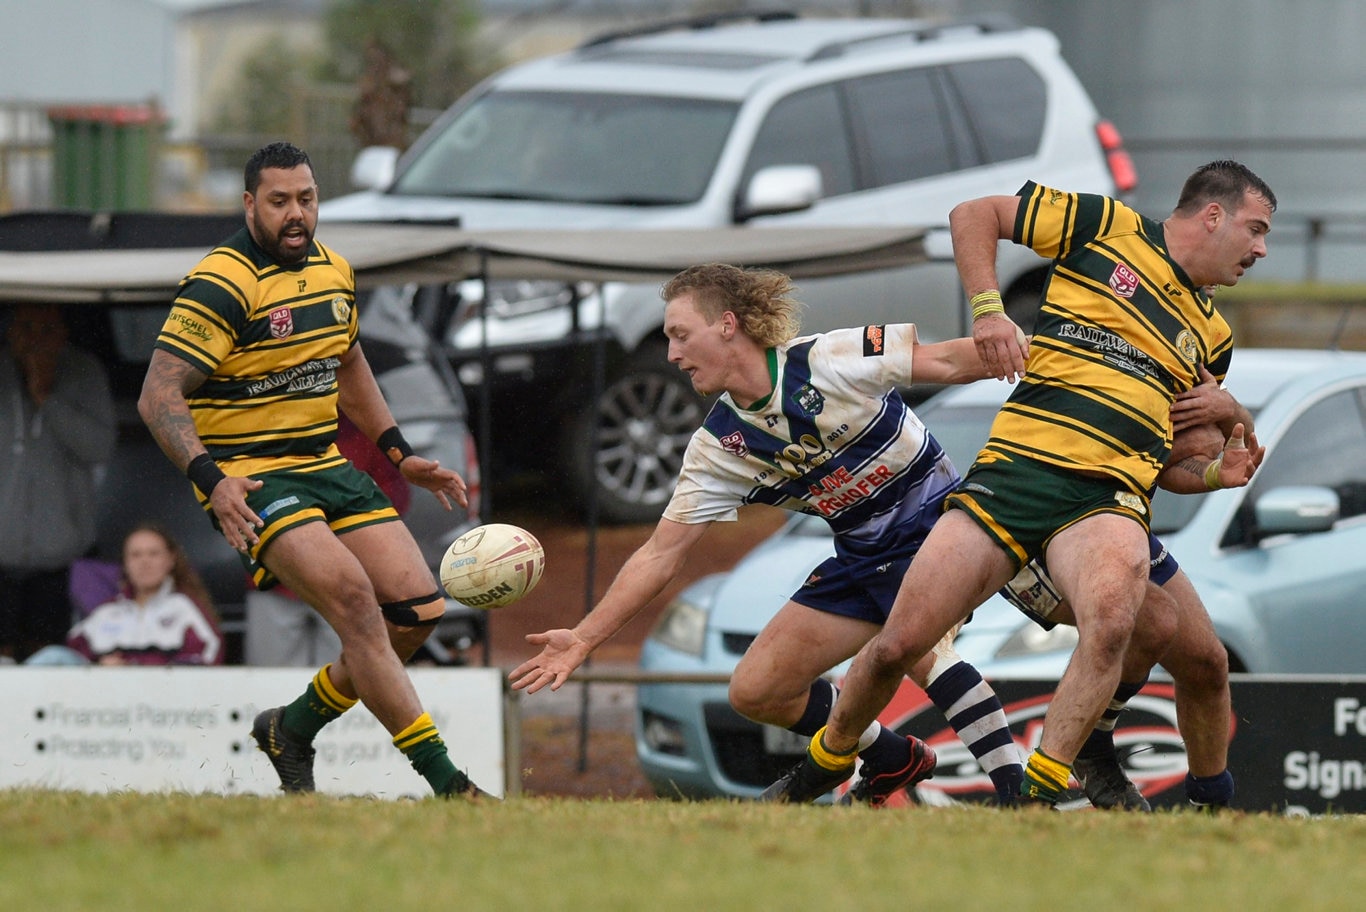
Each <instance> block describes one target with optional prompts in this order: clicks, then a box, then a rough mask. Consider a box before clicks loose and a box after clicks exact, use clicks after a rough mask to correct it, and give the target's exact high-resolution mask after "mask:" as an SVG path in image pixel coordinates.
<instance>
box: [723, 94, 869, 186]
mask: <svg viewBox="0 0 1366 912" xmlns="http://www.w3.org/2000/svg"><path fill="white" fill-rule="evenodd" d="M845 123H846V118H845V116H844V112H843V107H842V105H841V103H840V99H839V94H838V93H837V92H836V90H835V88H834V87H833V86H828V85H827V86H817V87H816V88H814V89H805V90H803V91H801V92H795V93H793V94H792V95H789V96H788V97H786V98H784V99H782V100H781V101H779V102H778V103H777V104H775V105H774V106H773V108H772V109H771V110H770V111H769V112H768V116H767V117H765V118H764V122H763V124H762V125H761V126H760V127H759V132H758V133H757V134H756V135H755V137H754V148H753V149H752V150H751V152H750V156H749V162H748V164H746V165H745V170H744V179H743V181H742V183H741V186H745V185H748V183H749V179H750V178H751V177H753V176H754V173H755V172H756V171H758V170H759V169H760V168H767V167H769V166H770V165H815V166H816V167H817V168H819V169H820V172H821V187H822V193H823V195H824V196H839V195H840V194H842V193H849V192H850V191H851V190H853V189H854V160H853V153H852V151H851V149H850V146H849V131H848V129H847V127H846V126H845Z"/></svg>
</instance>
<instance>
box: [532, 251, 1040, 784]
mask: <svg viewBox="0 0 1366 912" xmlns="http://www.w3.org/2000/svg"><path fill="white" fill-rule="evenodd" d="M792 293H793V286H792V283H791V281H790V280H789V279H788V278H787V277H786V276H784V275H782V274H781V273H777V272H772V271H768V270H745V269H739V268H737V267H733V266H727V265H720V264H711V265H705V266H696V267H693V268H691V269H688V270H685V271H684V272H682V273H680V274H679V275H677V276H675V277H674V278H673V279H672V280H671V281H670V282H669V283H668V284H667V285H665V286H664V289H663V291H662V295H663V297H664V299H665V301H666V302H667V309H666V312H665V324H664V331H665V334H666V335H667V336H668V337H669V360H670V361H671V362H672V363H673V364H675V365H676V366H677V367H678V368H679V369H680V370H683V371H684V372H685V373H687V374H688V375H689V377H690V378H691V380H692V384H693V387H694V388H695V389H696V390H697V391H698V392H699V393H703V394H711V393H720V397H719V398H718V400H717V402H716V403H715V405H714V406H713V408H712V410H711V412H710V414H708V416H707V418H706V420H705V422H704V423H703V426H702V427H701V428H700V429H699V430H698V431H697V432H696V433H695V434H694V435H693V438H692V440H691V442H690V443H689V445H688V450H687V453H686V455H685V457H684V463H683V469H682V472H681V473H680V475H679V479H678V484H677V487H676V489H675V491H674V495H673V498H672V500H671V501H670V502H669V505H668V507H667V508H666V509H665V511H664V516H663V518H662V519H661V520H660V522H659V525H658V526H657V527H656V529H655V531H654V534H653V535H652V536H651V537H650V539H649V541H647V542H646V543H645V544H644V545H643V546H641V548H640V549H639V550H638V551H636V552H635V553H634V554H633V555H632V556H631V557H630V558H629V559H628V560H627V562H626V563H625V565H623V567H622V569H621V571H620V572H619V573H618V575H617V577H616V579H615V581H614V582H613V583H612V585H611V587H610V588H609V589H608V591H607V593H606V594H605V595H604V596H603V598H602V600H601V601H600V602H599V603H598V604H597V606H596V607H595V608H594V609H593V610H592V611H591V612H590V613H589V614H588V615H587V617H585V618H584V620H583V621H581V622H580V623H579V624H578V625H577V626H576V627H575V628H574V629H573V630H566V629H560V630H550V631H547V632H545V633H539V634H532V635H530V636H528V637H527V640H528V641H529V642H530V643H532V644H533V645H536V646H541V647H543V648H542V650H541V652H540V654H539V655H537V656H536V657H535V658H532V659H531V660H529V661H527V662H525V663H524V664H522V665H521V666H520V667H518V668H517V669H515V670H514V671H513V672H512V674H511V676H510V677H511V679H512V682H513V687H514V688H517V689H525V690H527V691H528V692H529V693H534V692H536V691H537V690H540V689H541V688H543V687H545V686H547V685H548V686H550V687H551V689H552V690H553V689H556V688H558V687H560V686H561V685H562V684H563V683H564V682H565V680H566V679H567V678H568V677H569V675H570V673H571V672H573V670H574V669H575V668H577V667H578V666H579V665H580V664H581V663H582V662H583V661H584V660H585V659H586V658H587V657H588V655H589V653H590V652H592V650H593V649H595V648H596V647H597V646H598V645H600V644H601V643H602V642H604V641H605V640H607V639H608V638H609V637H610V636H612V635H613V634H614V633H616V632H617V631H618V630H620V629H621V628H622V626H624V625H625V624H626V622H627V621H629V620H630V619H631V618H632V617H633V616H635V614H636V613H637V612H639V611H640V610H641V609H642V608H644V607H645V605H646V604H647V603H649V602H650V600H651V599H653V598H654V597H655V596H656V595H658V594H659V593H660V591H661V590H662V589H663V588H664V587H665V586H666V585H667V584H668V583H669V581H670V580H672V579H673V578H674V576H675V575H676V574H677V573H678V571H679V569H680V568H681V567H682V565H683V562H684V559H685V558H686V556H687V554H688V552H689V550H690V549H691V548H692V546H693V545H694V544H695V543H696V542H697V541H698V540H699V539H700V538H701V536H702V534H703V533H704V532H705V531H706V529H707V527H708V526H709V525H710V524H711V523H712V522H716V521H727V520H734V519H735V518H736V511H737V509H738V508H739V507H740V506H742V505H744V504H771V505H773V506H777V507H782V508H785V509H789V510H795V511H800V512H804V513H814V514H817V515H819V516H821V517H823V518H824V519H825V520H826V521H827V522H828V523H829V524H830V526H831V529H832V530H833V531H834V533H835V556H834V557H833V558H830V559H829V560H827V561H825V562H824V563H822V564H821V565H820V566H819V567H817V568H816V569H815V570H814V571H813V572H812V573H811V575H810V577H809V578H808V579H807V581H806V582H805V583H804V584H803V585H802V586H801V588H800V589H799V590H798V591H797V592H796V593H794V594H793V596H792V598H791V600H790V601H789V602H787V604H785V605H784V606H783V607H782V609H780V610H779V612H778V613H777V615H775V616H774V618H773V619H772V620H771V621H770V622H769V624H768V625H767V626H766V627H765V628H764V630H763V631H762V632H761V633H760V634H759V636H758V638H757V639H756V640H755V641H754V644H753V645H752V646H751V647H750V648H749V650H748V651H747V652H746V653H745V655H744V657H743V658H742V659H741V660H740V663H739V665H738V666H737V667H736V669H735V672H734V674H733V676H732V679H731V685H730V700H731V704H732V705H733V706H734V707H735V709H736V710H737V711H738V712H740V713H742V714H743V715H745V716H747V717H749V718H750V719H753V720H754V721H757V722H762V723H765V724H769V725H776V726H780V727H783V728H787V729H789V730H791V731H793V732H797V733H799V734H805V735H810V734H813V733H815V732H816V731H817V730H818V729H819V728H820V727H821V726H822V725H823V724H825V721H826V717H827V715H828V714H829V711H830V707H831V705H832V703H833V701H834V697H835V690H834V686H833V685H832V684H830V682H828V681H826V680H825V679H823V678H822V677H821V676H822V675H823V674H824V673H825V672H826V671H827V670H829V669H830V668H832V667H834V666H835V665H838V664H839V663H841V662H843V661H844V660H846V659H848V658H849V657H851V656H852V655H854V654H855V653H856V652H857V651H858V650H859V649H860V648H861V647H862V646H863V644H864V643H865V642H867V641H868V639H869V638H871V637H872V636H873V634H875V633H876V632H877V631H878V629H879V628H880V627H881V625H882V623H883V621H884V619H885V618H886V615H887V612H888V611H889V610H890V608H891V604H892V601H893V599H894V598H895V596H896V592H897V588H898V586H899V585H900V582H901V577H902V574H903V573H904V572H905V570H906V567H907V566H908V565H909V564H910V560H911V557H912V556H913V555H914V554H915V552H916V550H917V549H918V548H919V546H920V543H921V542H922V541H923V540H924V538H925V535H926V534H927V533H928V531H929V529H930V527H931V526H932V525H933V524H934V522H935V520H936V518H937V517H938V516H939V515H940V512H941V509H942V504H943V500H944V497H945V496H946V495H947V494H948V493H949V492H950V491H951V490H952V489H953V487H954V485H955V484H957V482H958V473H957V472H956V471H955V469H954V467H953V466H952V464H950V462H949V459H948V457H947V456H946V455H945V454H944V451H943V449H942V448H941V447H940V446H939V444H938V443H937V442H936V441H935V440H934V438H933V437H932V436H931V435H930V433H929V432H928V431H927V430H926V428H925V426H924V425H923V424H922V423H921V422H920V420H919V419H918V418H917V417H916V416H915V414H914V413H913V412H912V411H911V410H910V409H909V408H908V407H907V406H906V405H905V403H904V402H903V401H902V398H901V396H900V395H899V393H898V390H899V389H901V388H904V387H907V386H909V385H910V384H911V383H912V382H913V381H914V382H916V383H935V384H944V383H966V382H970V381H973V380H978V379H982V378H984V377H986V376H988V374H987V371H986V369H985V368H984V367H983V365H982V362H981V360H980V358H979V357H978V355H977V351H976V349H975V346H974V344H973V341H972V340H971V339H954V340H951V341H948V342H939V343H933V344H922V343H921V342H919V341H918V339H917V338H916V330H915V326H914V325H913V324H897V325H889V326H866V327H861V328H856V329H841V330H835V331H833V332H829V333H825V334H820V335H811V336H804V337H800V338H798V337H797V331H798V326H799V320H798V317H797V309H798V306H799V305H798V304H797V303H796V301H795V300H793V298H792ZM952 641H953V633H952V632H951V633H950V634H949V635H948V636H946V637H945V638H944V641H943V642H942V643H941V644H940V645H939V646H938V647H937V648H936V649H935V650H934V652H933V653H931V654H930V655H928V656H927V657H925V658H924V659H923V660H922V661H921V662H919V663H917V664H916V666H915V668H914V669H913V670H912V672H911V678H912V679H913V680H914V681H915V682H916V683H917V684H919V685H920V686H921V687H923V688H924V689H925V690H926V692H927V693H928V694H929V696H930V698H931V699H932V700H933V701H934V703H935V705H936V706H937V707H938V708H939V709H940V710H941V711H943V713H944V715H945V716H946V717H947V718H948V719H949V721H950V723H951V724H952V725H953V726H954V728H955V730H956V731H957V732H958V734H959V736H960V737H961V738H962V740H963V742H964V743H965V744H966V745H967V746H968V748H969V749H970V750H971V751H972V753H973V754H974V756H976V758H977V759H978V761H979V762H980V763H981V765H982V767H983V769H984V770H985V771H986V772H987V773H988V774H989V775H990V776H991V779H992V781H993V784H994V785H995V787H996V789H997V791H998V793H999V794H1000V795H1001V796H1002V797H1004V798H1007V799H1009V798H1010V797H1011V796H1013V795H1014V793H1015V790H1016V789H1017V788H1018V785H1019V782H1020V780H1021V777H1022V776H1023V767H1022V765H1021V760H1022V758H1021V755H1020V753H1019V751H1018V749H1017V747H1016V745H1015V742H1014V741H1013V739H1012V737H1011V734H1010V730H1009V728H1008V726H1007V724H1006V718H1005V714H1004V712H1003V711H1002V708H1001V704H1000V701H999V699H998V698H997V697H996V694H995V693H994V692H993V691H992V690H991V688H990V687H989V686H988V685H987V684H986V683H985V682H984V681H983V680H982V677H981V675H980V674H978V673H977V670H976V669H975V668H973V667H972V666H971V665H969V664H968V663H966V662H964V661H962V660H961V659H960V658H959V657H958V656H957V654H956V653H955V652H954V651H953V645H952ZM859 746H860V754H859V756H860V759H861V760H862V767H861V774H860V777H859V780H858V781H857V782H856V783H855V785H854V786H853V788H851V789H850V792H849V795H850V800H858V801H864V802H867V803H869V804H872V805H874V806H880V805H882V804H884V803H885V802H886V801H887V799H888V798H889V797H891V796H892V795H894V794H896V793H897V792H898V791H900V790H901V789H902V788H904V787H906V786H907V785H911V784H913V783H915V782H917V781H919V780H921V779H925V778H928V777H929V776H930V775H932V774H933V772H934V765H935V756H934V752H933V751H932V750H931V749H930V748H929V747H928V746H927V745H926V744H924V742H922V741H919V740H918V739H916V738H914V737H903V736H901V735H898V734H896V733H895V732H892V731H890V730H887V729H883V728H882V727H881V726H880V725H879V724H878V723H876V722H874V723H873V724H872V725H870V726H868V728H867V730H866V731H865V732H864V735H863V737H862V738H861V739H860V742H859Z"/></svg>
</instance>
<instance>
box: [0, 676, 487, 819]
mask: <svg viewBox="0 0 1366 912" xmlns="http://www.w3.org/2000/svg"><path fill="white" fill-rule="evenodd" d="M311 674H312V672H311V671H309V670H306V669H299V668H293V669H274V668H270V669H267V668H183V667H182V668H117V669H114V668H97V667H88V668H56V667H53V668H46V667H45V668H9V669H5V670H2V671H0V687H3V688H4V693H5V699H4V700H3V701H0V745H3V746H2V747H0V788H5V787H36V788H54V789H67V790H74V791H86V792H112V791H120V790H125V789H126V790H132V791H183V792H192V793H204V792H211V793H216V794H225V795H233V794H270V793H272V792H277V791H278V790H279V786H280V780H279V778H278V777H277V776H276V774H275V771H274V770H273V769H272V768H271V765H270V761H269V760H268V759H266V756H265V754H263V753H261V751H259V750H258V749H257V747H256V742H255V741H253V740H252V738H251V724H252V720H253V719H254V718H255V717H256V714H257V713H258V712H260V711H261V710H262V709H267V708H270V707H272V706H279V705H281V704H283V703H286V702H289V701H290V700H292V699H294V697H296V696H298V695H299V694H300V693H302V692H303V689H304V687H305V686H307V684H308V681H309V678H310V676H311ZM410 674H411V676H412V679H413V683H414V685H415V686H416V688H417V692H418V696H419V697H420V698H421V699H422V702H423V707H424V708H425V709H426V710H427V711H428V712H429V713H430V714H431V716H432V719H433V721H434V722H436V724H437V727H438V729H439V730H440V731H441V732H442V734H443V736H444V737H445V738H446V743H447V746H448V748H449V749H450V752H451V758H452V760H454V761H455V764H456V766H457V767H459V768H461V769H463V770H465V771H466V772H467V773H468V774H469V776H470V778H471V779H473V780H474V781H475V782H476V783H477V784H478V785H479V786H480V787H481V788H483V789H484V790H486V791H489V792H492V793H494V794H499V795H501V794H503V792H504V790H505V789H506V782H507V776H506V770H505V758H506V756H507V750H506V736H505V725H504V718H505V706H504V696H503V678H502V672H501V671H499V669H497V668H460V669H448V668H439V669H438V668H431V669H427V668H414V669H411V670H410ZM314 746H315V748H316V749H317V752H318V753H317V759H316V761H315V767H314V770H315V779H316V780H317V785H318V791H320V792H323V793H328V794H334V795H367V796H373V797H378V798H404V797H412V798H418V797H425V796H428V795H430V794H431V789H430V788H429V787H428V786H427V783H426V782H425V781H424V780H423V779H422V777H421V776H419V775H418V774H417V773H416V772H414V771H413V769H412V767H411V766H409V764H408V761H407V759H406V758H405V757H404V756H403V754H402V753H400V752H399V750H398V748H396V747H394V745H393V741H392V739H391V737H390V735H389V733H388V732H387V731H385V729H384V727H383V726H381V725H380V724H379V722H378V721H377V720H376V719H375V717H374V716H372V715H371V714H370V713H369V711H368V710H366V709H365V707H364V706H363V705H361V704H357V705H356V706H355V708H354V709H352V710H350V711H349V712H347V713H346V714H345V715H343V716H342V717H341V718H340V719H338V720H336V721H335V722H333V723H331V724H330V725H328V726H327V727H326V728H324V729H323V731H322V734H320V735H319V736H318V739H317V741H316V742H315V743H314Z"/></svg>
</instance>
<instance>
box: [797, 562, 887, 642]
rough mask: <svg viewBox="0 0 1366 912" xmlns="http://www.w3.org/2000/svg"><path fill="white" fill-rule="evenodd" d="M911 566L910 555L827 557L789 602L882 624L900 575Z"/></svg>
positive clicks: (885, 618)
mask: <svg viewBox="0 0 1366 912" xmlns="http://www.w3.org/2000/svg"><path fill="white" fill-rule="evenodd" d="M910 566H911V558H909V557H900V558H895V559H892V560H878V559H875V558H869V559H850V558H839V557H830V558H826V559H825V560H824V561H822V562H821V564H820V566H818V567H817V568H816V569H815V570H812V571H811V575H810V576H808V577H807V578H806V582H804V583H802V585H801V588H800V589H798V590H797V591H796V592H794V593H793V594H792V601H794V602H796V603H797V604H799V605H805V606H806V607H808V608H814V609H815V610H817V611H824V612H825V613H826V614H837V615H839V616H841V617H849V618H854V619H856V620H860V621H869V622H871V623H873V624H878V625H882V624H885V623H887V616H888V615H889V614H891V613H892V603H893V602H895V601H896V593H897V590H899V589H900V588H901V578H902V577H903V576H905V575H906V570H907V569H908V568H909V567H910Z"/></svg>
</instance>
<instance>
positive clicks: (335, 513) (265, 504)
mask: <svg viewBox="0 0 1366 912" xmlns="http://www.w3.org/2000/svg"><path fill="white" fill-rule="evenodd" d="M252 477H253V478H255V479H256V480H258V481H260V482H261V487H260V489H259V490H256V491H252V492H251V493H249V494H248V495H247V506H249V507H251V508H252V509H253V510H254V511H256V515H257V516H259V517H261V521H262V522H263V523H265V525H264V526H263V527H262V528H260V529H257V530H256V535H257V537H258V538H259V539H260V540H259V541H258V542H257V544H256V545H255V546H254V547H252V548H251V549H250V550H249V552H248V553H246V554H243V555H242V563H243V564H245V565H246V568H247V572H248V573H249V574H251V578H252V580H253V581H254V582H255V583H256V588H258V589H269V588H271V587H272V586H274V585H275V584H276V583H277V582H278V580H276V579H275V575H274V574H272V573H271V572H270V571H269V570H267V569H266V568H265V565H264V564H262V563H261V555H262V553H263V552H265V550H266V549H267V548H269V547H270V543H271V542H273V541H274V540H275V539H276V538H277V537H278V536H279V535H280V533H281V532H284V531H286V530H287V529H293V528H294V527H295V526H300V525H303V524H304V523H310V522H325V523H327V525H328V527H329V528H330V529H331V530H332V531H333V532H335V533H337V534H338V535H341V534H342V533H344V532H349V531H351V530H352V529H359V528H361V527H362V526H369V525H374V524H375V523H384V522H393V521H395V520H397V519H398V518H399V517H398V511H397V510H395V509H394V505H393V504H392V503H391V502H390V501H389V498H388V497H386V496H385V494H384V492H383V491H381V490H380V488H379V485H377V484H375V481H374V479H372V478H371V477H370V476H369V475H367V474H365V473H364V472H362V471H361V470H360V469H358V468H356V467H355V466H353V465H352V464H351V463H349V462H342V463H338V464H335V465H331V466H327V467H325V468H319V469H312V470H299V469H289V470H283V471H278V472H260V473H258V474H256V475H253V476H252ZM208 514H209V518H210V519H211V520H212V521H213V526H214V528H215V529H219V531H222V530H221V528H219V524H218V518H217V517H216V516H214V515H213V511H212V510H209V511H208Z"/></svg>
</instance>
